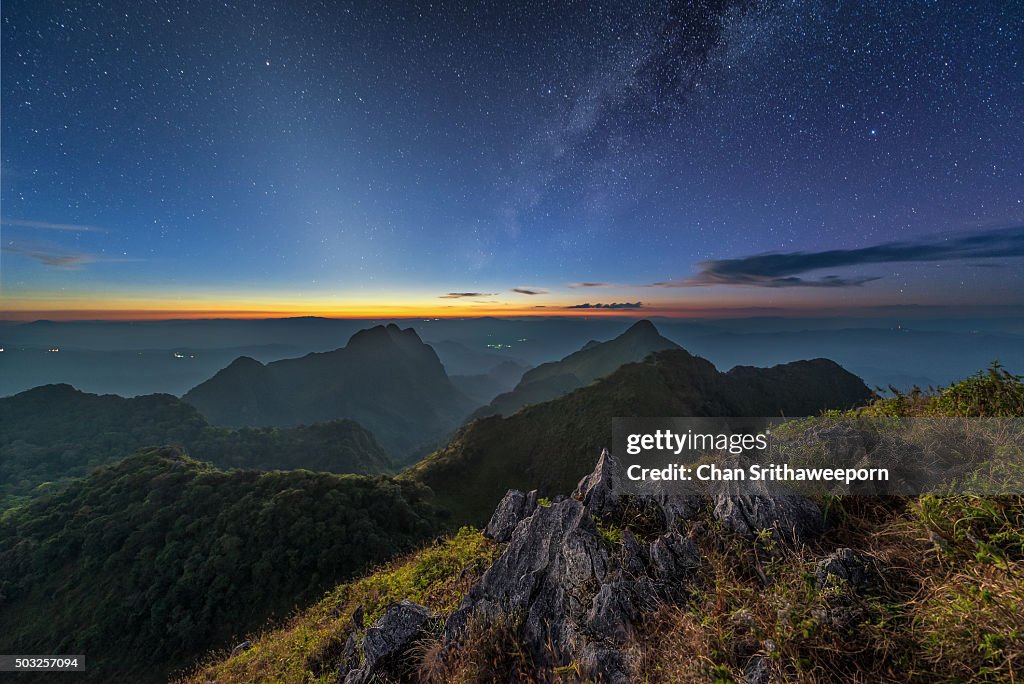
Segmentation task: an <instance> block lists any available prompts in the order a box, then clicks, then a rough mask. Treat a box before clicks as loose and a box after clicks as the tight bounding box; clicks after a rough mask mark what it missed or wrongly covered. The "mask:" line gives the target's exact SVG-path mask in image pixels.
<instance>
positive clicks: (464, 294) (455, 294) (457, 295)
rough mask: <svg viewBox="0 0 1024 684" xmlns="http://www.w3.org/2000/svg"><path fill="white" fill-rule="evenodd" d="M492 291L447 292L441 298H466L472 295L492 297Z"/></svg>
mask: <svg viewBox="0 0 1024 684" xmlns="http://www.w3.org/2000/svg"><path fill="white" fill-rule="evenodd" d="M494 295H495V293H494V292H449V293H448V294H443V295H441V299H468V298H472V297H493V296H494Z"/></svg>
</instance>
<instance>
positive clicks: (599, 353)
mask: <svg viewBox="0 0 1024 684" xmlns="http://www.w3.org/2000/svg"><path fill="white" fill-rule="evenodd" d="M665 349H679V345H678V344H676V343H675V342H673V341H672V340H669V339H667V338H664V337H662V336H661V335H660V334H659V333H658V330H657V328H655V327H654V324H652V323H651V322H650V321H648V320H641V321H637V322H636V323H634V324H633V325H632V326H630V328H629V329H628V330H626V332H624V333H622V334H621V335H619V336H618V337H616V338H615V339H612V340H608V341H607V342H596V341H591V342H589V343H587V344H586V345H585V346H584V347H583V348H582V349H580V350H579V351H577V352H574V353H572V354H569V356H566V357H565V358H564V359H562V360H561V361H552V362H550V363H543V364H541V365H539V366H537V367H536V368H533V369H531V370H529V371H527V372H526V373H525V374H523V376H522V379H521V380H520V381H519V384H517V385H516V387H515V389H514V390H513V391H511V392H506V393H505V394H502V395H500V396H498V397H496V398H495V399H494V400H493V401H492V402H491V403H490V404H489V405H488V406H484V407H482V408H480V409H478V410H477V411H476V412H474V414H473V417H474V418H482V417H484V416H491V415H495V414H500V415H504V416H509V415H512V414H513V413H515V412H516V411H517V410H519V409H521V408H522V407H524V406H527V405H529V404H539V403H541V402H544V401H550V400H551V399H556V398H558V397H560V396H562V395H565V394H568V393H569V392H571V391H573V390H574V389H579V388H580V387H584V386H586V385H589V384H590V383H591V382H593V381H594V380H597V379H598V378H601V377H604V376H606V375H608V374H610V373H612V372H614V371H615V370H616V369H618V368H620V367H621V366H622V365H623V364H626V363H632V362H634V361H642V360H643V359H644V358H645V357H646V356H647V355H648V354H651V353H653V352H657V351H662V350H665Z"/></svg>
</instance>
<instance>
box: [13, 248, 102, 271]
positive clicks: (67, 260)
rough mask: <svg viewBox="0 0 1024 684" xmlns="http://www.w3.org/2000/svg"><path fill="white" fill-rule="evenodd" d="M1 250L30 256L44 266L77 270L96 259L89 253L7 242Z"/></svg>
mask: <svg viewBox="0 0 1024 684" xmlns="http://www.w3.org/2000/svg"><path fill="white" fill-rule="evenodd" d="M3 251H4V252H6V253H8V254H21V255H22V256H27V257H30V258H32V259H35V260H36V261H38V262H39V263H41V264H42V265H44V266H50V267H52V268H62V269H66V270H77V269H80V268H82V266H84V265H86V264H91V263H93V262H94V261H96V260H97V259H96V257H95V256H93V255H91V254H83V253H80V252H70V251H66V250H60V249H58V248H51V247H46V246H39V245H36V246H27V247H21V246H18V245H16V244H14V243H8V244H5V245H4V246H3Z"/></svg>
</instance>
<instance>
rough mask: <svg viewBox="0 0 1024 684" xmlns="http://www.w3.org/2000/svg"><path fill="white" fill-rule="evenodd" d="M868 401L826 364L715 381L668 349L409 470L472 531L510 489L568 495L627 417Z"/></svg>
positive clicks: (774, 410) (854, 381)
mask: <svg viewBox="0 0 1024 684" xmlns="http://www.w3.org/2000/svg"><path fill="white" fill-rule="evenodd" d="M869 396H870V391H869V390H868V388H867V387H866V386H865V385H864V383H862V382H861V381H860V379H858V378H857V377H856V376H854V375H851V374H850V373H848V372H846V371H845V370H843V369H842V368H841V367H839V366H837V365H836V364H834V363H832V362H831V361H827V360H824V359H818V360H815V361H801V362H797V363H791V364H785V365H782V366H775V367H774V368H747V367H741V368H736V369H734V370H732V371H730V372H728V373H719V372H718V371H717V370H716V369H715V367H714V366H713V365H712V364H711V363H710V362H708V361H706V360H704V359H701V358H699V357H695V356H691V355H690V354H688V353H687V352H686V351H684V350H682V349H670V350H667V351H662V352H658V353H656V354H652V355H651V356H649V357H647V359H646V360H644V361H643V362H642V363H629V364H626V365H624V366H622V367H621V368H619V369H618V370H617V371H615V372H614V373H612V374H611V375H609V376H607V377H605V378H602V379H600V380H597V381H595V382H594V383H592V384H590V385H588V386H587V387H584V388H582V389H578V390H576V391H574V392H572V393H570V394H568V395H566V396H564V397H560V398H558V399H555V400H553V401H548V402H545V403H543V404H537V405H534V406H527V407H526V408H523V409H521V410H520V411H518V412H516V413H515V414H513V415H511V416H508V417H500V416H490V417H487V418H482V419H480V420H477V421H475V422H473V423H470V424H469V425H467V426H466V427H464V428H462V429H461V430H460V431H459V432H458V433H457V434H456V435H455V437H454V438H453V439H452V440H451V441H450V442H449V443H448V445H447V446H445V447H444V448H442V449H440V450H438V451H437V452H435V453H434V454H432V455H431V456H429V457H428V458H426V459H424V460H423V461H421V462H420V463H418V464H417V465H415V466H414V467H413V468H411V469H410V470H409V471H407V473H406V475H405V476H407V477H412V478H414V479H416V480H418V481H420V482H423V483H424V484H426V485H427V486H429V487H430V488H431V489H432V490H433V491H434V492H435V494H436V495H437V498H438V503H439V504H440V505H441V506H443V507H444V508H446V509H447V510H450V511H452V513H453V515H454V516H455V519H456V520H457V521H459V522H462V523H466V524H475V525H480V524H483V522H485V521H486V520H487V518H488V517H489V516H490V514H491V512H492V511H493V509H494V506H495V505H496V504H497V503H498V501H500V500H501V497H502V496H504V494H505V491H506V490H507V489H510V488H515V489H521V490H531V489H541V490H542V492H544V493H546V494H558V493H568V492H570V491H572V489H573V487H575V486H576V483H577V482H578V481H579V479H580V478H581V477H582V476H583V475H585V474H587V473H589V472H590V470H591V469H592V468H593V466H594V462H595V461H596V459H597V456H598V454H600V453H601V449H602V448H603V447H606V446H609V445H610V444H611V438H612V435H611V427H612V418H614V417H621V416H774V415H791V416H806V415H814V414H817V413H818V412H819V411H821V410H823V409H827V408H843V409H846V408H851V407H853V406H856V405H858V404H860V403H862V402H864V401H866V400H867V399H868V398H869Z"/></svg>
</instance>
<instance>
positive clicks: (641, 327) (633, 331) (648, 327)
mask: <svg viewBox="0 0 1024 684" xmlns="http://www.w3.org/2000/svg"><path fill="white" fill-rule="evenodd" d="M652 334H653V335H660V334H661V333H659V332H658V329H657V328H655V327H654V324H653V323H651V322H650V321H649V320H647V319H646V318H642V319H640V320H639V321H637V322H636V323H634V324H633V325H631V326H629V329H627V330H626V332H624V333H622V335H623V336H626V335H652Z"/></svg>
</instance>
